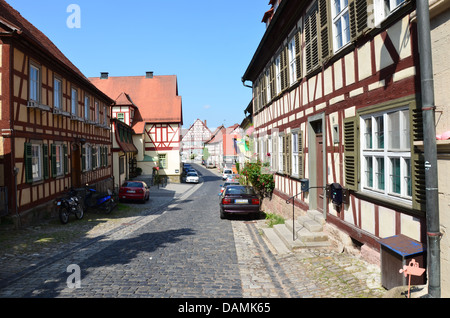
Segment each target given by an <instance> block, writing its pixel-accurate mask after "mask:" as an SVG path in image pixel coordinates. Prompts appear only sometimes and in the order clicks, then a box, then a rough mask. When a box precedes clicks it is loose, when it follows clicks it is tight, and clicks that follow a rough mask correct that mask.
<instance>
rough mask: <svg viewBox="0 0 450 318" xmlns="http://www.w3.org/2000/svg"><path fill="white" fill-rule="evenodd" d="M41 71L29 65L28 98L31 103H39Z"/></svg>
mask: <svg viewBox="0 0 450 318" xmlns="http://www.w3.org/2000/svg"><path fill="white" fill-rule="evenodd" d="M40 82H41V70H40V68H39V67H37V66H35V65H33V64H30V96H29V99H30V100H32V101H36V102H39V101H40V88H41V83H40Z"/></svg>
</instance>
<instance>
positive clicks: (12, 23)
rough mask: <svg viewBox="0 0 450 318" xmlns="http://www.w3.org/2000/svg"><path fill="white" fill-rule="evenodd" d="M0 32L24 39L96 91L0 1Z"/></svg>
mask: <svg viewBox="0 0 450 318" xmlns="http://www.w3.org/2000/svg"><path fill="white" fill-rule="evenodd" d="M2 24H3V26H2ZM0 30H2V31H3V32H5V33H9V32H10V33H11V34H14V35H15V36H17V37H22V38H25V39H26V40H27V41H28V42H30V43H32V45H34V46H35V47H39V48H40V49H41V50H43V51H44V52H46V53H47V54H49V55H50V56H51V57H53V60H55V61H56V62H59V63H62V64H63V66H64V67H65V68H66V69H68V70H69V71H71V72H72V73H75V74H76V75H77V76H78V78H79V79H80V80H81V81H82V82H83V83H84V84H85V85H88V86H89V87H90V88H91V89H94V90H96V88H95V87H94V86H93V85H92V84H91V83H90V82H89V80H88V79H87V77H86V76H84V75H83V73H81V71H80V70H79V69H78V68H77V67H76V66H75V65H73V64H72V62H71V61H70V60H69V59H68V58H67V57H66V56H65V55H64V54H63V53H62V52H61V51H60V50H59V49H58V48H57V47H56V45H55V44H54V43H53V42H52V41H51V40H50V39H49V38H48V37H47V36H46V35H45V34H44V33H42V32H41V31H39V30H38V29H37V28H36V27H35V26H34V25H33V24H31V23H30V22H29V21H28V20H27V19H25V18H24V17H22V15H20V13H19V12H18V11H17V10H15V9H14V8H13V7H11V6H10V5H9V4H8V3H7V2H6V1H5V0H0ZM98 93H101V92H98ZM102 95H104V94H102ZM104 97H106V96H104ZM109 102H111V101H109Z"/></svg>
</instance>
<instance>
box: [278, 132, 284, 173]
mask: <svg viewBox="0 0 450 318" xmlns="http://www.w3.org/2000/svg"><path fill="white" fill-rule="evenodd" d="M283 146H284V135H281V136H280V135H278V172H281V173H282V172H283V169H284V167H283V159H284V147H283Z"/></svg>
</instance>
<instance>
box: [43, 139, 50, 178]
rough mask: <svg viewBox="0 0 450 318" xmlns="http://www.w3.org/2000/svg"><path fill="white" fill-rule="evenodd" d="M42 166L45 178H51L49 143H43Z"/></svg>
mask: <svg viewBox="0 0 450 318" xmlns="http://www.w3.org/2000/svg"><path fill="white" fill-rule="evenodd" d="M42 166H43V172H44V179H48V178H49V169H48V145H47V144H43V145H42Z"/></svg>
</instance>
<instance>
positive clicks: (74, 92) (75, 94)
mask: <svg viewBox="0 0 450 318" xmlns="http://www.w3.org/2000/svg"><path fill="white" fill-rule="evenodd" d="M71 92H72V94H71V112H72V115H74V116H78V112H77V108H78V91H77V90H76V89H75V88H72V90H71Z"/></svg>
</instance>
